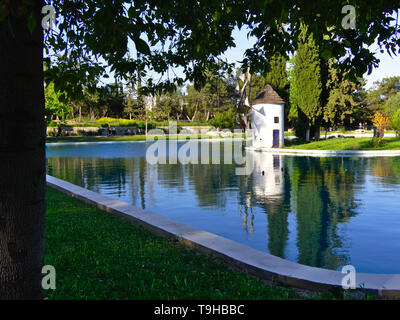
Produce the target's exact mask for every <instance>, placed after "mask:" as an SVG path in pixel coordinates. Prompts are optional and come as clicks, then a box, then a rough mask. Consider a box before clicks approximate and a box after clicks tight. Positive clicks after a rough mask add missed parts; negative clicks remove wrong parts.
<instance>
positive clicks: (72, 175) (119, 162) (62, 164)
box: [47, 158, 127, 196]
mask: <svg viewBox="0 0 400 320" xmlns="http://www.w3.org/2000/svg"><path fill="white" fill-rule="evenodd" d="M126 161H127V160H125V159H103V158H49V159H47V164H48V174H50V175H53V176H55V177H58V178H60V179H63V180H66V181H69V182H71V183H73V184H76V185H79V186H82V187H83V188H86V189H90V190H93V191H96V192H98V191H99V190H100V187H101V186H102V185H106V186H109V187H113V189H114V191H115V193H116V194H118V195H119V196H120V195H122V194H123V193H124V192H125V190H126V176H127V175H126V173H127V166H126Z"/></svg>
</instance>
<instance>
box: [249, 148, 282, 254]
mask: <svg viewBox="0 0 400 320" xmlns="http://www.w3.org/2000/svg"><path fill="white" fill-rule="evenodd" d="M249 152H251V151H249ZM253 159H254V170H253V197H254V198H255V200H256V204H257V205H258V206H259V207H262V208H263V209H264V210H265V212H266V214H267V219H268V249H269V252H270V253H271V254H273V255H276V256H279V257H282V258H285V247H286V243H287V240H288V234H289V229H288V214H289V212H290V192H289V190H285V188H289V189H290V186H288V185H286V183H287V182H289V181H286V179H285V166H284V156H282V155H275V154H271V153H268V152H253Z"/></svg>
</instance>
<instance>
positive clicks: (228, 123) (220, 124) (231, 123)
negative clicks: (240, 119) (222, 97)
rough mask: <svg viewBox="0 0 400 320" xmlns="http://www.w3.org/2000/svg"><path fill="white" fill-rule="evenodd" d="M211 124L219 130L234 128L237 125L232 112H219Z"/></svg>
mask: <svg viewBox="0 0 400 320" xmlns="http://www.w3.org/2000/svg"><path fill="white" fill-rule="evenodd" d="M210 124H211V125H213V126H214V127H217V128H233V127H235V124H236V115H235V113H234V112H233V111H232V110H229V111H227V112H218V113H216V114H215V115H214V118H213V119H211V120H210Z"/></svg>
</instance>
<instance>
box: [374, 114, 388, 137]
mask: <svg viewBox="0 0 400 320" xmlns="http://www.w3.org/2000/svg"><path fill="white" fill-rule="evenodd" d="M372 123H373V124H374V126H375V127H377V129H378V132H379V138H381V139H383V136H384V135H385V129H386V128H387V127H389V126H390V125H391V121H390V119H389V117H388V116H387V115H386V114H384V113H382V112H377V113H375V115H374V117H373V118H372Z"/></svg>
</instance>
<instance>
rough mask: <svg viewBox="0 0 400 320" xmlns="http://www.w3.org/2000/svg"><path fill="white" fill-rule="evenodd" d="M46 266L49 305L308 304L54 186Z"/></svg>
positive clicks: (50, 191) (49, 200) (49, 204)
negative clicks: (50, 276)
mask: <svg viewBox="0 0 400 320" xmlns="http://www.w3.org/2000/svg"><path fill="white" fill-rule="evenodd" d="M45 263H46V264H47V265H53V266H54V267H55V268H56V272H57V288H56V290H54V291H52V290H49V291H47V292H46V297H47V298H48V299H298V298H301V297H300V296H299V295H297V294H296V293H295V292H294V291H292V290H289V289H285V288H280V287H275V286H273V287H272V286H270V285H268V284H266V283H264V282H262V281H259V280H257V279H255V278H252V277H250V276H247V275H245V274H243V273H239V272H237V271H232V270H230V269H229V268H228V267H227V266H226V265H224V264H223V263H222V262H221V261H220V260H218V259H213V258H211V257H207V256H204V255H199V254H196V253H195V252H194V251H190V250H189V249H186V248H185V247H183V246H181V245H180V244H179V243H177V242H175V241H173V240H168V239H165V238H161V237H158V236H155V235H153V234H151V233H150V232H148V231H146V230H144V229H143V228H141V227H138V226H135V225H133V224H131V223H130V222H127V221H126V220H124V219H122V218H119V217H116V216H113V215H112V214H110V213H107V212H104V211H101V210H99V209H97V208H96V207H94V206H91V205H87V204H85V203H83V202H81V201H79V200H77V199H74V198H71V197H68V196H66V195H64V194H62V193H60V192H58V191H56V190H54V189H51V188H48V189H47V222H46V257H45ZM315 297H317V296H316V295H315V296H314V298H315ZM325 297H328V298H331V295H329V294H328V295H326V296H325Z"/></svg>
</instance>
